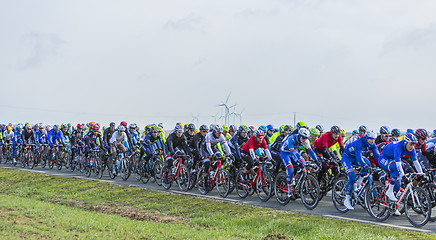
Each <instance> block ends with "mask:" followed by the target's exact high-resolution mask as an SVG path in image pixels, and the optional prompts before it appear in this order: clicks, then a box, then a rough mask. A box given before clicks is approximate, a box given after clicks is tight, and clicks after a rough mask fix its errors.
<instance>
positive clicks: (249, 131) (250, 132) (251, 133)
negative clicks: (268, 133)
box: [247, 126, 256, 138]
mask: <svg viewBox="0 0 436 240" xmlns="http://www.w3.org/2000/svg"><path fill="white" fill-rule="evenodd" d="M255 131H256V130H255V128H254V127H253V126H249V127H248V131H247V136H248V138H251V137H253V136H254V132H255Z"/></svg>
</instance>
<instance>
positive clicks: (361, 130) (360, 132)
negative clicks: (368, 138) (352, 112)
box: [359, 125, 366, 137]
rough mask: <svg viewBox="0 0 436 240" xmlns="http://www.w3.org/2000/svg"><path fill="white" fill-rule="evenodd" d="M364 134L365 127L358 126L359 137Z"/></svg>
mask: <svg viewBox="0 0 436 240" xmlns="http://www.w3.org/2000/svg"><path fill="white" fill-rule="evenodd" d="M365 134H366V126H365V125H360V126H359V137H363V136H365Z"/></svg>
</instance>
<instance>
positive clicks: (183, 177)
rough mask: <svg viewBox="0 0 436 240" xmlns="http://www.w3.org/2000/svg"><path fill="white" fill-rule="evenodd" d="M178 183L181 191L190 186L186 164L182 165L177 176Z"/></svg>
mask: <svg viewBox="0 0 436 240" xmlns="http://www.w3.org/2000/svg"><path fill="white" fill-rule="evenodd" d="M176 181H177V185H179V189H180V190H181V191H184V192H186V191H187V190H188V186H189V171H188V169H187V168H186V166H185V165H184V164H182V165H181V166H180V170H179V173H178V174H177V176H176Z"/></svg>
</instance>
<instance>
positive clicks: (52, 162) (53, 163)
mask: <svg viewBox="0 0 436 240" xmlns="http://www.w3.org/2000/svg"><path fill="white" fill-rule="evenodd" d="M53 158H54V156H53V155H52V156H50V159H48V168H49V169H53V167H54V165H55V162H54V161H55V159H53Z"/></svg>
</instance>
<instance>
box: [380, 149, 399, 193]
mask: <svg viewBox="0 0 436 240" xmlns="http://www.w3.org/2000/svg"><path fill="white" fill-rule="evenodd" d="M378 163H379V165H380V167H381V168H383V169H384V170H386V171H389V175H390V177H391V180H390V182H389V188H388V191H387V192H386V196H388V197H389V199H390V200H392V201H397V198H396V197H395V194H394V188H395V185H396V182H397V180H399V182H398V183H397V184H398V189H399V186H400V185H401V180H400V179H399V174H400V170H399V169H398V167H397V164H396V163H395V160H390V159H386V158H384V157H380V158H379V161H378Z"/></svg>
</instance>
